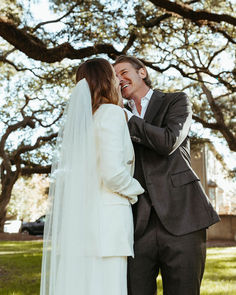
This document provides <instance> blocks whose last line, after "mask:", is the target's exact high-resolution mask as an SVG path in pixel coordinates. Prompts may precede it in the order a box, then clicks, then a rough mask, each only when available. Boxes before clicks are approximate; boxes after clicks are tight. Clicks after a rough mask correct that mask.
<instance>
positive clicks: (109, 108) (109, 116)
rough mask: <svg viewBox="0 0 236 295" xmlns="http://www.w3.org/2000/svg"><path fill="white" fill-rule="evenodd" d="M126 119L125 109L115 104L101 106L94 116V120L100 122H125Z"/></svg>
mask: <svg viewBox="0 0 236 295" xmlns="http://www.w3.org/2000/svg"><path fill="white" fill-rule="evenodd" d="M123 118H124V111H123V109H122V108H121V107H120V106H118V105H115V104H111V103H109V104H108V103H106V104H105V103H104V104H102V105H100V106H99V108H98V109H97V110H96V112H95V114H94V119H95V120H96V121H97V120H98V121H100V120H116V119H118V120H119V119H120V120H123Z"/></svg>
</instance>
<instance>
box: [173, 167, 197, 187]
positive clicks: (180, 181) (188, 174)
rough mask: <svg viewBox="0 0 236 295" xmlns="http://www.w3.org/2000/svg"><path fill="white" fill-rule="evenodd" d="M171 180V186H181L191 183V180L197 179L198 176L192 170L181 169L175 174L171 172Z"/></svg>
mask: <svg viewBox="0 0 236 295" xmlns="http://www.w3.org/2000/svg"><path fill="white" fill-rule="evenodd" d="M170 177H171V181H172V184H173V186H181V185H184V184H188V183H191V182H193V181H199V180H200V179H199V177H198V176H197V175H196V174H195V173H194V172H193V171H192V170H190V169H189V170H185V171H181V172H179V173H176V174H172V175H171V176H170Z"/></svg>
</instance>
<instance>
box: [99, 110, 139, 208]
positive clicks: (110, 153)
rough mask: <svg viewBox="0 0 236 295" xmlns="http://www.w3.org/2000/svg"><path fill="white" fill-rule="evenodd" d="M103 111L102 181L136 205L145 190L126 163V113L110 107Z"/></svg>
mask: <svg viewBox="0 0 236 295" xmlns="http://www.w3.org/2000/svg"><path fill="white" fill-rule="evenodd" d="M101 111H102V114H101V116H100V118H99V119H100V120H99V124H98V130H97V139H98V148H99V168H100V173H101V178H102V181H103V183H104V185H105V186H106V187H107V188H108V189H110V190H111V191H113V192H116V193H118V194H120V195H122V196H124V197H127V198H128V199H130V200H131V203H132V200H133V201H136V199H137V198H136V196H137V195H139V194H142V193H143V192H144V190H143V188H142V187H141V185H140V184H139V182H138V181H137V180H136V179H134V178H133V177H132V176H131V175H130V173H129V171H128V169H127V166H126V163H125V150H124V148H125V145H124V132H125V128H127V129H128V127H127V123H126V119H125V114H124V112H123V110H122V109H121V108H120V107H118V106H116V105H106V106H105V107H103V109H102V110H101ZM127 131H128V130H127Z"/></svg>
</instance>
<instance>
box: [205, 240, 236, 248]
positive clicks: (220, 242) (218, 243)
mask: <svg viewBox="0 0 236 295" xmlns="http://www.w3.org/2000/svg"><path fill="white" fill-rule="evenodd" d="M207 247H209V248H210V247H236V241H225V240H217V241H207Z"/></svg>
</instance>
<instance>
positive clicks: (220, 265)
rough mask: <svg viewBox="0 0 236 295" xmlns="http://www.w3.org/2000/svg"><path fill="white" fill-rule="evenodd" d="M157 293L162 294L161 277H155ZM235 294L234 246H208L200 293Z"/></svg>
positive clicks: (235, 266)
mask: <svg viewBox="0 0 236 295" xmlns="http://www.w3.org/2000/svg"><path fill="white" fill-rule="evenodd" d="M157 286H158V295H162V294H163V292H162V281H161V277H158V279H157ZM235 294H236V247H229V248H208V249H207V261H206V268H205V273H204V277H203V281H202V286H201V295H235Z"/></svg>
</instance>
